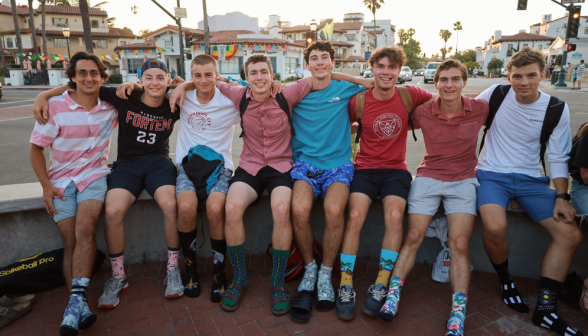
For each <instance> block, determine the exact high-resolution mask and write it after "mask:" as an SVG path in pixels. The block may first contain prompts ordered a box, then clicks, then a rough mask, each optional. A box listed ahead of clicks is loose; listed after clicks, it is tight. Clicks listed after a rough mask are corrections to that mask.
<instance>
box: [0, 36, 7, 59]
mask: <svg viewBox="0 0 588 336" xmlns="http://www.w3.org/2000/svg"><path fill="white" fill-rule="evenodd" d="M2 35H4V29H0V57H2V68H4V69H6V59H5V58H4V37H3V36H2Z"/></svg>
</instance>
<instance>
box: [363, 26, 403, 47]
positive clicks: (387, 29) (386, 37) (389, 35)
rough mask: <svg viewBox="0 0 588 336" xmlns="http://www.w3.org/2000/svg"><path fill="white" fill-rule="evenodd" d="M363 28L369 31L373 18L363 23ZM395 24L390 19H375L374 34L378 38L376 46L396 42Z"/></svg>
mask: <svg viewBox="0 0 588 336" xmlns="http://www.w3.org/2000/svg"><path fill="white" fill-rule="evenodd" d="M365 29H367V30H369V31H373V30H374V20H371V21H370V22H369V23H365ZM395 34H396V26H394V25H393V24H392V20H390V19H387V20H376V36H377V38H378V44H377V45H378V48H379V47H382V46H391V45H394V44H396V39H395V37H394V36H395Z"/></svg>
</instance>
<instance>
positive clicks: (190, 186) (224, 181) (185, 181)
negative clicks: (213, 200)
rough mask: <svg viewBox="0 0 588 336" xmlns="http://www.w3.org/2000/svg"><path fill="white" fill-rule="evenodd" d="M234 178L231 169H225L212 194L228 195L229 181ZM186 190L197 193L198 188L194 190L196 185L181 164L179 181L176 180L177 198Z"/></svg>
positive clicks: (179, 166) (179, 165)
mask: <svg viewBox="0 0 588 336" xmlns="http://www.w3.org/2000/svg"><path fill="white" fill-rule="evenodd" d="M232 176H233V171H232V170H231V169H227V168H225V169H223V172H222V173H221V174H220V175H219V177H218V180H217V181H216V183H215V184H214V187H212V189H211V190H210V192H214V191H216V192H221V193H223V194H226V193H227V192H228V191H229V180H230V179H231V177H232ZM185 190H192V191H194V192H196V188H194V183H192V181H190V179H189V178H188V175H186V171H185V170H184V167H182V164H181V163H178V179H177V180H176V197H177V196H178V194H179V193H181V192H182V191H185Z"/></svg>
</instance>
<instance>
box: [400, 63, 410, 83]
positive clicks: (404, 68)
mask: <svg viewBox="0 0 588 336" xmlns="http://www.w3.org/2000/svg"><path fill="white" fill-rule="evenodd" d="M402 72H404V74H405V78H406V80H407V81H409V82H412V70H410V68H409V67H407V66H403V67H402Z"/></svg>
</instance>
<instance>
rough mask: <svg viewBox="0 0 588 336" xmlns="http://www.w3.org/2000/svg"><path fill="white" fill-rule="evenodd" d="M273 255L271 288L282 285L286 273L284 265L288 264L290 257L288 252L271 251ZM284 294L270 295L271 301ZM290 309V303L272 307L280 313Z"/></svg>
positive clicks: (283, 302)
mask: <svg viewBox="0 0 588 336" xmlns="http://www.w3.org/2000/svg"><path fill="white" fill-rule="evenodd" d="M272 255H273V258H272V259H273V264H274V265H273V268H272V278H271V287H275V286H283V285H284V272H285V271H286V264H287V263H288V257H289V256H290V250H276V249H272ZM283 296H285V293H281V292H277V293H273V294H272V299H273V298H276V297H283ZM288 307H290V302H286V301H282V302H280V303H278V304H276V305H274V310H276V311H282V310H286V309H288Z"/></svg>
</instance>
